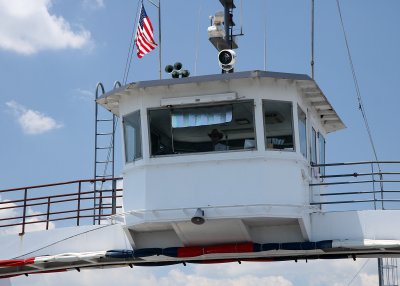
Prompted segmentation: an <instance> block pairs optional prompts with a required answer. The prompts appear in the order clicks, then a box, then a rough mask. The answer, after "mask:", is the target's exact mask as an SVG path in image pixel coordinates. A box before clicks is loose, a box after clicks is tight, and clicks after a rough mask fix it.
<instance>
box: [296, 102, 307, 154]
mask: <svg viewBox="0 0 400 286" xmlns="http://www.w3.org/2000/svg"><path fill="white" fill-rule="evenodd" d="M300 112H302V113H303V114H304V116H305V119H304V125H305V126H304V135H305V141H304V142H305V146H302V143H301V142H302V140H301V133H300ZM307 127H308V124H307V113H306V112H304V110H303V109H302V108H301V107H300V105H298V104H297V134H298V138H299V152H300V154H301V155H302V156H303V157H304V158H305V159H308V132H307ZM303 151H305V153H303Z"/></svg>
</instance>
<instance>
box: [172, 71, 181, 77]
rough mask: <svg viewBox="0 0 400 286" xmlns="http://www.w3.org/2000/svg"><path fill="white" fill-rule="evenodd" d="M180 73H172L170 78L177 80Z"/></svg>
mask: <svg viewBox="0 0 400 286" xmlns="http://www.w3.org/2000/svg"><path fill="white" fill-rule="evenodd" d="M179 74H180V72H179V71H177V70H174V71H172V73H171V76H172V78H178V77H179Z"/></svg>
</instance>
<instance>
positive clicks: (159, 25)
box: [158, 0, 162, 79]
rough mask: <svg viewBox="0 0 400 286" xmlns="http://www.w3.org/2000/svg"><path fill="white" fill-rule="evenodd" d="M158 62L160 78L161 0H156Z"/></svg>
mask: <svg viewBox="0 0 400 286" xmlns="http://www.w3.org/2000/svg"><path fill="white" fill-rule="evenodd" d="M158 45H159V46H158V62H159V67H160V79H162V73H161V65H162V63H161V0H158Z"/></svg>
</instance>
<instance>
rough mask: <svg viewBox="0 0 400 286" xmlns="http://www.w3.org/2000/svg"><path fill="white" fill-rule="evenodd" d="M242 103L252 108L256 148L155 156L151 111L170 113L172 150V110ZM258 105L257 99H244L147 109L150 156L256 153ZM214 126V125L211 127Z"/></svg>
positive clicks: (157, 156) (256, 146)
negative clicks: (166, 111) (153, 151)
mask: <svg viewBox="0 0 400 286" xmlns="http://www.w3.org/2000/svg"><path fill="white" fill-rule="evenodd" d="M241 103H249V104H250V105H251V107H252V115H253V118H252V119H253V133H254V144H255V146H254V148H243V149H235V150H229V149H228V150H223V151H204V152H188V153H175V152H173V153H170V154H161V155H155V154H153V153H152V140H151V117H150V112H151V111H157V110H168V111H169V125H170V128H171V145H172V149H175V148H174V144H173V140H174V136H173V128H172V116H171V114H172V109H174V108H175V109H186V108H196V107H198V108H202V107H207V106H210V107H212V106H224V105H230V104H231V105H234V104H241ZM255 106H256V103H255V99H253V98H249V99H243V100H233V101H232V100H230V101H223V102H210V103H204V104H184V105H176V106H159V107H149V108H147V110H146V111H147V122H148V126H147V133H148V139H149V142H148V148H149V156H150V158H161V157H169V156H188V155H189V156H190V155H199V154H203V155H205V154H215V153H227V152H242V151H255V150H258V144H257V128H256V108H255ZM234 120H235V118H234V117H233V118H232V121H234ZM210 126H212V125H210Z"/></svg>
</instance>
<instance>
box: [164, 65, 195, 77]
mask: <svg viewBox="0 0 400 286" xmlns="http://www.w3.org/2000/svg"><path fill="white" fill-rule="evenodd" d="M165 72H167V73H169V74H171V77H172V78H179V77H189V75H190V72H189V71H188V70H182V63H180V62H176V63H175V64H174V65H166V66H165Z"/></svg>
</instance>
